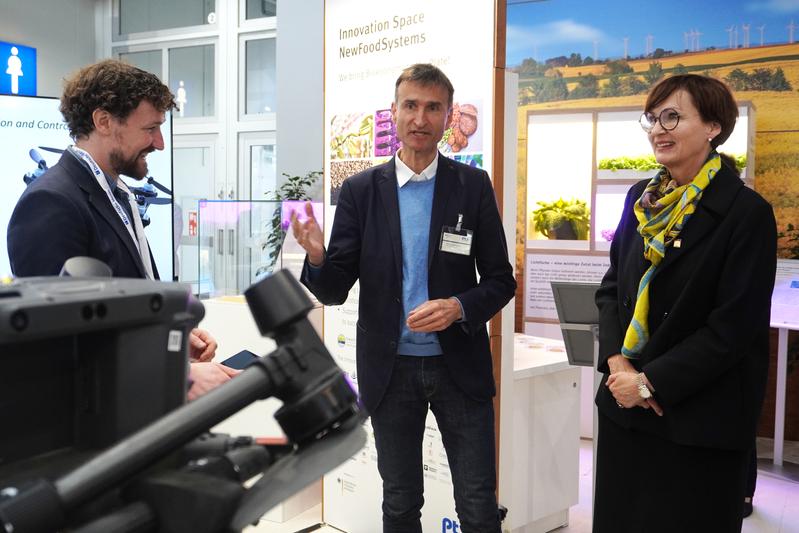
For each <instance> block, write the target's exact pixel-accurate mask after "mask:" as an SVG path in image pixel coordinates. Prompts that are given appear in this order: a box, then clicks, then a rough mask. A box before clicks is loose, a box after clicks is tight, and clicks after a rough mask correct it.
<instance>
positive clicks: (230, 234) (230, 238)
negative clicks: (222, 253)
mask: <svg viewBox="0 0 799 533" xmlns="http://www.w3.org/2000/svg"><path fill="white" fill-rule="evenodd" d="M227 231H228V251H227V253H228V254H230V255H233V233H234V232H235V230H232V229H229V230H227Z"/></svg>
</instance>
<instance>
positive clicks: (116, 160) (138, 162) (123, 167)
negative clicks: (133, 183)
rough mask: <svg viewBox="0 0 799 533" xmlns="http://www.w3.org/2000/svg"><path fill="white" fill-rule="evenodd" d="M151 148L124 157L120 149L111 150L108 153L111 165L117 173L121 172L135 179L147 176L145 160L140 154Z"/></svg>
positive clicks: (147, 152)
mask: <svg viewBox="0 0 799 533" xmlns="http://www.w3.org/2000/svg"><path fill="white" fill-rule="evenodd" d="M152 151H153V150H151V149H148V150H142V151H141V152H139V153H137V154H136V155H134V156H133V157H129V158H126V157H125V155H124V154H123V153H122V151H121V150H112V151H111V154H110V162H111V167H112V168H113V169H114V172H116V173H117V174H122V175H125V176H128V177H129V178H133V179H136V180H142V179H144V178H146V177H147V161H146V160H145V159H142V158H141V156H142V155H145V154H149V153H150V152H152Z"/></svg>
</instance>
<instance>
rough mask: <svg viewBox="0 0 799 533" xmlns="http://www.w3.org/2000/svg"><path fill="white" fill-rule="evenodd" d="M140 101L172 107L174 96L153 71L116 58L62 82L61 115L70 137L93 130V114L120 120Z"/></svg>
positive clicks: (167, 107)
mask: <svg viewBox="0 0 799 533" xmlns="http://www.w3.org/2000/svg"><path fill="white" fill-rule="evenodd" d="M142 100H146V101H148V102H150V104H152V106H153V107H155V108H156V109H157V110H159V111H162V112H166V111H169V110H171V109H173V108H175V99H174V96H173V95H172V93H171V92H170V91H169V87H167V86H166V85H164V84H163V83H162V82H161V80H159V79H158V77H157V76H156V75H155V74H151V73H149V72H146V71H144V70H142V69H140V68H137V67H134V66H133V65H129V64H127V63H123V62H122V61H118V60H116V59H106V60H103V61H100V62H98V63H94V64H93V65H89V66H87V67H83V68H82V69H80V70H79V71H78V72H77V73H75V74H74V75H73V76H72V77H71V78H69V79H67V80H65V81H64V93H63V95H62V96H61V107H60V110H61V114H62V115H63V116H64V121H65V122H66V123H67V126H68V127H69V134H70V136H71V137H72V138H73V139H78V138H81V137H86V136H88V135H89V134H90V133H91V132H92V131H94V121H93V119H92V113H94V111H95V110H96V109H103V110H105V111H108V112H109V113H110V114H111V115H112V116H113V117H114V118H116V119H117V120H120V121H124V120H125V119H127V117H128V115H130V113H131V112H132V111H133V110H134V109H136V108H137V107H138V106H139V104H140V103H141V101H142Z"/></svg>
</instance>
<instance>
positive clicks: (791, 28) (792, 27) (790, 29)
mask: <svg viewBox="0 0 799 533" xmlns="http://www.w3.org/2000/svg"><path fill="white" fill-rule="evenodd" d="M797 27H799V26H797V25H796V24H794V22H793V19H791V23H790V24H788V26H787V28H788V44H793V32H794V30H795V29H796V28H797Z"/></svg>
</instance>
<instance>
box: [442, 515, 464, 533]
mask: <svg viewBox="0 0 799 533" xmlns="http://www.w3.org/2000/svg"><path fill="white" fill-rule="evenodd" d="M460 530H461V526H460V524H458V522H457V521H456V520H452V519H451V518H444V519H443V520H442V521H441V533H447V531H451V532H452V533H460Z"/></svg>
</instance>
